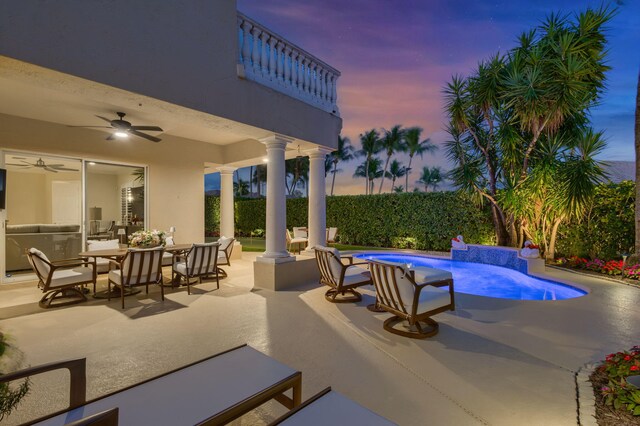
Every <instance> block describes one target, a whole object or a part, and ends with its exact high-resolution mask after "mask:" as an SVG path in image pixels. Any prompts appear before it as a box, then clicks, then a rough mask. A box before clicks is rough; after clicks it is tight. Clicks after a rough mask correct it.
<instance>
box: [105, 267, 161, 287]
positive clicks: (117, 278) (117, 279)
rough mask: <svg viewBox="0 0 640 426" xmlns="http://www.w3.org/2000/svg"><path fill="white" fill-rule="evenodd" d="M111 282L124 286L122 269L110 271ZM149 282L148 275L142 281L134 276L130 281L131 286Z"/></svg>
mask: <svg viewBox="0 0 640 426" xmlns="http://www.w3.org/2000/svg"><path fill="white" fill-rule="evenodd" d="M161 279H162V278H161ZM109 280H111V281H112V282H114V283H116V284H118V285H122V271H121V270H120V269H112V270H110V271H109ZM143 280H144V281H147V276H146V274H145V275H143V276H142V279H140V277H138V276H132V277H131V280H130V281H129V284H130V285H133V284H138V282H140V281H143Z"/></svg>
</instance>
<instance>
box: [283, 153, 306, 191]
mask: <svg viewBox="0 0 640 426" xmlns="http://www.w3.org/2000/svg"><path fill="white" fill-rule="evenodd" d="M285 172H286V175H287V177H288V179H287V181H286V182H285V185H286V188H287V193H288V194H289V195H290V196H291V195H294V193H295V191H296V189H297V188H298V185H302V186H303V187H306V186H307V185H306V182H307V181H308V180H309V157H302V156H298V157H296V158H292V159H290V160H287V161H286V162H285Z"/></svg>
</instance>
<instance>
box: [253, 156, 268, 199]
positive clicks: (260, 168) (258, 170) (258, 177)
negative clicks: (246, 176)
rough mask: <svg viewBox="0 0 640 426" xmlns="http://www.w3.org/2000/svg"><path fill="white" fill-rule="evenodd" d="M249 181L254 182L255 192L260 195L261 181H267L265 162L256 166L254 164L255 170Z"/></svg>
mask: <svg viewBox="0 0 640 426" xmlns="http://www.w3.org/2000/svg"><path fill="white" fill-rule="evenodd" d="M251 181H252V182H253V183H255V184H256V192H257V193H258V197H261V196H262V183H263V182H266V181H267V165H266V164H258V165H257V166H255V171H254V172H253V176H252V178H251Z"/></svg>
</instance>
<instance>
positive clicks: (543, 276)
mask: <svg viewBox="0 0 640 426" xmlns="http://www.w3.org/2000/svg"><path fill="white" fill-rule="evenodd" d="M489 247H490V246H489ZM431 253H434V252H431ZM431 253H427V252H422V251H417V250H407V249H404V250H400V249H396V250H390V249H385V250H345V251H341V254H345V255H352V256H353V255H358V254H372V255H375V254H387V255H393V254H398V255H408V256H415V257H424V258H426V259H435V260H449V261H452V262H462V261H460V260H456V259H453V258H452V256H451V255H450V254H449V256H447V255H446V253H445V252H436V253H442V254H431ZM466 263H477V264H480V265H483V264H484V265H491V266H495V267H498V268H502V269H507V270H513V269H512V268H508V267H504V266H502V265H493V264H487V263H481V262H466ZM550 271H552V270H550ZM550 271H549V272H550ZM516 272H519V273H521V274H523V275H526V276H529V277H532V278H536V279H540V280H544V281H548V282H550V283H552V284H556V285H560V286H565V287H569V288H570V289H573V290H575V291H579V292H584V293H585V294H582V295H580V296H577V297H570V298H564V299H558V300H544V299H509V298H503V297H495V296H488V295H481V294H473V293H465V292H460V294H464V295H465V296H472V297H481V298H487V299H498V300H512V301H514V300H515V301H519V302H563V301H569V300H574V299H581V298H582V297H587V296H589V295H591V293H592V288H591V287H589V286H587V285H584V284H581V283H576V282H575V281H571V280H568V279H565V278H562V277H558V276H556V275H555V274H549V273H547V267H546V265H545V271H544V272H535V273H533V272H532V273H525V272H522V271H516Z"/></svg>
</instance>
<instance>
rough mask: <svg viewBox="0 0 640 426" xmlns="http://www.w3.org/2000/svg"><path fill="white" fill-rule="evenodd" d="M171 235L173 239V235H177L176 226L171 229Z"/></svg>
mask: <svg viewBox="0 0 640 426" xmlns="http://www.w3.org/2000/svg"><path fill="white" fill-rule="evenodd" d="M169 233H170V234H171V236H172V237H173V234H175V233H176V227H175V226H170V227H169Z"/></svg>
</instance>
